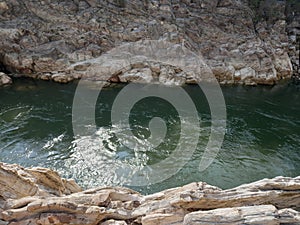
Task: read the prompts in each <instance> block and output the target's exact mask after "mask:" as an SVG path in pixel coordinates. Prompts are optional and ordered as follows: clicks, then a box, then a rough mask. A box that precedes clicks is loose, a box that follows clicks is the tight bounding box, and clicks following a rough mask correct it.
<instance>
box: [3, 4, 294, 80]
mask: <svg viewBox="0 0 300 225" xmlns="http://www.w3.org/2000/svg"><path fill="white" fill-rule="evenodd" d="M251 2H254V1H247V0H221V1H220V0H199V1H191V0H184V1H171V0H160V1H154V0H149V1H148V0H147V1H146V0H143V1H135V0H134V1H124V0H104V1H103V0H68V1H59V0H55V1H50V0H46V1H35V0H19V1H11V0H1V1H0V36H1V41H0V68H1V67H3V68H4V69H5V71H9V72H11V73H13V74H15V75H21V76H28V77H33V78H39V79H43V80H54V81H56V82H69V81H71V80H73V79H77V78H80V77H81V76H89V74H86V73H82V74H81V75H80V76H79V75H78V74H77V73H76V71H78V70H80V69H84V68H79V67H77V70H76V71H72V70H70V69H69V68H70V67H71V68H74V67H73V65H75V64H76V63H78V62H83V61H85V60H91V59H95V58H97V57H99V56H101V55H103V54H104V53H106V52H107V51H108V50H111V49H113V48H115V47H117V46H120V45H122V44H124V43H130V42H136V41H139V40H146V39H148V40H149V39H150V40H164V41H168V42H171V43H174V44H180V45H183V46H186V47H187V48H188V49H190V50H191V51H193V52H195V54H198V55H201V56H203V57H204V59H205V62H206V64H207V65H208V66H209V68H210V69H211V70H212V72H213V74H214V75H215V76H216V78H217V79H218V80H219V82H221V83H242V84H249V85H255V84H274V83H276V82H277V81H278V80H281V79H285V78H290V77H291V76H292V74H293V73H294V74H295V75H297V74H299V48H298V44H299V11H298V8H297V7H295V6H294V5H295V4H296V6H297V1H292V0H287V1H276V0H261V1H255V2H261V3H265V4H268V7H267V6H265V5H263V4H261V6H260V7H257V9H256V8H253V7H252V8H251V4H252V3H251ZM290 2H295V3H293V4H294V5H293V4H291V3H290ZM298 5H299V4H298ZM287 9H289V10H287ZM259 10H262V12H261V13H260V14H257V12H260V11H259ZM269 12H276V16H273V14H270V13H269ZM259 15H264V16H262V17H259ZM297 18H298V19H297ZM87 62H88V61H87ZM292 63H293V64H292ZM87 64H88V63H87ZM87 64H85V66H86V67H89V66H88V65H87ZM160 67H161V68H163V69H162V70H160V71H157V72H154V73H153V71H152V75H151V76H150V73H149V72H150V71H149V69H147V68H148V67H146V68H139V70H136V68H135V67H134V66H131V69H132V71H123V72H124V73H123V74H119V75H118V77H116V76H115V77H113V74H109V75H111V79H110V80H111V81H112V80H113V81H114V82H135V81H137V82H152V80H153V77H154V78H155V76H159V75H160V73H161V76H159V77H158V79H159V81H160V82H161V83H164V82H165V83H172V82H173V83H174V84H178V85H180V84H182V82H186V83H189V80H184V79H177V78H176V73H172V71H171V72H170V71H169V65H160ZM155 73H156V74H155ZM174 74H175V75H174ZM168 76H169V78H168ZM174 76H175V78H174V79H173V78H172V77H174ZM179 77H180V76H179Z"/></svg>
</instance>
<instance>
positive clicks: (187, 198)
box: [0, 163, 300, 225]
mask: <svg viewBox="0 0 300 225" xmlns="http://www.w3.org/2000/svg"><path fill="white" fill-rule="evenodd" d="M299 210H300V177H296V178H288V177H276V178H274V179H264V180H261V181H257V182H254V183H250V184H244V185H241V186H239V187H236V188H232V189H228V190H222V189H220V188H217V187H214V186H211V185H209V184H207V183H204V182H196V183H191V184H188V185H185V186H183V187H178V188H172V189H168V190H165V191H162V192H159V193H155V194H152V195H147V196H144V195H141V194H140V193H138V192H135V191H133V190H130V189H128V188H121V187H102V188H101V187H99V188H94V189H90V190H84V191H82V190H81V189H80V187H79V186H78V185H76V183H75V182H74V181H72V180H66V179H63V178H60V177H59V175H58V174H57V173H56V172H54V171H52V170H49V169H43V168H30V169H27V168H23V167H20V166H18V165H9V164H4V163H1V164H0V224H10V225H13V224H14V225H16V224H91V225H92V224H95V225H96V224H106V225H108V224H111V225H112V224H115V225H116V224H119V225H126V224H136V225H138V224H143V225H152V224H153V225H154V224H155V225H158V224H166V225H167V224H178V225H179V224H186V225H190V224H228V225H229V224H230V225H232V224H236V225H237V224H274V225H275V224H278V225H279V224H295V225H296V224H300V212H299Z"/></svg>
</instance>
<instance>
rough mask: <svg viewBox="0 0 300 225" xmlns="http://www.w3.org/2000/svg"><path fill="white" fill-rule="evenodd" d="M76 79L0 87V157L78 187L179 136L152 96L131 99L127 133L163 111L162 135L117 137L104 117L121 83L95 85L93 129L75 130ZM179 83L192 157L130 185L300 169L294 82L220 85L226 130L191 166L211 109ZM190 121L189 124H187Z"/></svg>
mask: <svg viewBox="0 0 300 225" xmlns="http://www.w3.org/2000/svg"><path fill="white" fill-rule="evenodd" d="M76 85H77V84H76V83H72V84H67V85H61V84H57V83H51V82H43V81H33V80H20V79H18V80H15V82H14V85H12V86H9V87H1V88H0V161H2V162H7V163H18V164H21V165H23V166H27V167H28V166H42V167H49V168H53V169H55V170H57V171H59V172H60V174H61V175H62V176H64V177H67V178H74V179H75V180H76V181H77V182H78V183H79V184H81V185H82V186H84V187H94V186H98V185H100V186H102V185H122V184H123V183H122V179H120V177H118V176H115V174H116V170H117V169H118V165H119V164H120V162H121V163H125V164H128V165H129V166H131V167H132V168H138V167H139V166H145V165H151V164H154V163H157V162H159V161H161V160H163V159H165V158H166V157H168V155H169V154H170V153H171V152H172V150H174V149H175V148H176V145H178V144H180V143H179V138H180V126H181V123H183V122H184V121H180V119H179V117H178V114H177V112H176V110H175V109H174V107H172V105H170V104H169V103H168V102H166V101H165V100H162V99H159V98H155V97H152V98H146V99H144V100H142V101H140V102H138V103H137V104H136V105H135V106H134V107H133V108H132V110H131V112H130V117H129V121H130V125H131V129H132V131H133V133H134V134H135V135H136V137H137V138H140V139H141V140H143V138H145V137H149V135H150V132H149V127H148V124H149V121H150V120H151V118H153V117H160V118H162V119H163V120H164V121H166V125H167V134H166V138H165V140H164V142H163V143H162V144H161V145H159V146H158V147H157V148H155V149H147V148H145V149H144V151H141V152H136V151H134V150H132V149H129V148H128V147H126V146H124V145H123V144H122V143H120V141H119V140H118V138H117V137H116V135H115V132H117V131H116V129H115V127H113V126H112V124H111V107H112V104H113V101H114V99H115V97H116V96H117V95H118V93H119V91H120V90H121V89H122V88H123V87H124V86H121V85H120V86H116V87H114V88H106V89H104V90H103V91H101V94H100V96H99V98H98V101H97V107H96V110H95V112H96V124H97V132H96V133H95V134H94V135H91V136H88V137H87V136H85V137H76V138H75V137H74V134H73V129H72V103H73V97H74V93H75V90H76ZM185 90H186V92H187V93H188V94H189V95H190V96H191V98H192V99H193V101H194V103H195V105H196V107H197V109H198V112H199V118H201V122H200V124H201V132H200V138H199V144H198V147H197V149H196V151H195V152H194V154H193V157H192V158H191V159H190V160H189V162H188V163H187V164H186V165H185V166H184V167H183V168H182V169H181V170H180V171H179V172H178V173H177V174H176V175H174V176H172V177H170V178H169V179H167V180H165V181H163V182H161V183H158V184H153V185H148V186H146V187H132V188H134V189H136V190H138V191H141V192H143V193H153V192H156V191H160V190H162V189H165V188H170V187H175V186H179V185H184V184H187V183H190V182H193V181H205V182H207V183H209V184H212V185H217V186H219V187H221V188H231V187H234V186H237V185H240V184H242V183H248V182H252V181H255V180H258V179H262V178H272V177H275V176H279V175H282V176H291V177H294V176H299V175H300V141H299V140H300V95H299V92H300V87H299V86H297V85H295V84H290V83H285V84H279V85H277V86H274V87H264V86H258V87H244V86H228V87H222V91H223V94H224V98H225V101H226V107H227V127H226V135H225V139H224V142H223V146H222V149H221V150H220V152H219V154H218V155H217V157H216V159H215V160H214V161H213V163H212V164H211V165H210V167H208V168H207V169H206V170H205V171H203V172H199V170H198V167H199V162H200V160H201V156H202V154H203V151H204V148H205V146H206V144H207V140H208V137H209V134H210V111H209V107H208V104H207V102H206V99H205V97H204V96H203V94H202V92H201V90H200V89H199V87H198V86H187V87H185ZM83 120H84V118H83ZM189 126H190V127H191V132H192V131H193V126H194V125H193V124H189ZM186 138H187V141H188V136H187V137H186ZM79 142H80V143H81V144H80V145H79V144H78V143H79ZM82 143H84V144H82Z"/></svg>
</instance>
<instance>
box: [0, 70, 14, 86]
mask: <svg viewBox="0 0 300 225" xmlns="http://www.w3.org/2000/svg"><path fill="white" fill-rule="evenodd" d="M7 84H12V80H11V78H10V77H9V76H7V75H6V74H5V73H2V72H0V86H2V85H7Z"/></svg>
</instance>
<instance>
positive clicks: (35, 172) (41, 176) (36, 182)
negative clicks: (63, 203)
mask: <svg viewBox="0 0 300 225" xmlns="http://www.w3.org/2000/svg"><path fill="white" fill-rule="evenodd" d="M0 184H1V186H0V193H1V194H0V196H1V198H2V199H3V200H7V199H21V198H23V197H29V196H62V195H66V194H71V193H74V192H78V191H81V188H80V187H79V186H78V185H77V184H76V183H75V182H74V181H73V180H66V179H63V178H61V177H60V176H59V175H58V173H57V172H54V171H52V170H50V169H44V168H23V167H21V166H18V165H9V164H5V163H0ZM25 201H27V200H25ZM16 204H17V205H19V204H20V202H19V203H16Z"/></svg>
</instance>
